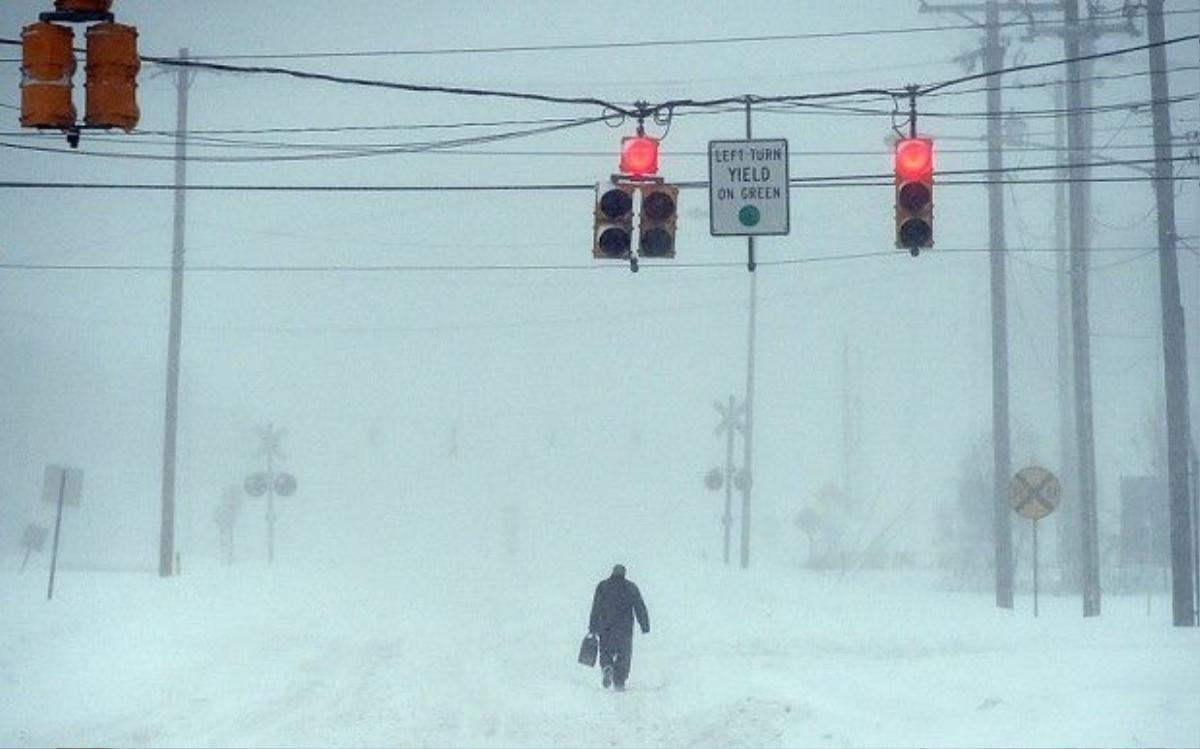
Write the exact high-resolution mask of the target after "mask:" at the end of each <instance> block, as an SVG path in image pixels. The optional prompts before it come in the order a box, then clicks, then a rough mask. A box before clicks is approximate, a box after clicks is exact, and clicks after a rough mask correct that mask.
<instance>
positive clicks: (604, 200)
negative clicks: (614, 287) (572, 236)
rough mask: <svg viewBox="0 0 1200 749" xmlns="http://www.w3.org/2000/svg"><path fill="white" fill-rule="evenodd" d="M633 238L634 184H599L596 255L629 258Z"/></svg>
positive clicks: (595, 219)
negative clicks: (632, 185)
mask: <svg viewBox="0 0 1200 749" xmlns="http://www.w3.org/2000/svg"><path fill="white" fill-rule="evenodd" d="M632 240H633V187H631V186H630V185H624V184H620V185H618V184H611V183H609V184H605V183H603V182H600V183H598V184H597V185H596V208H595V212H594V221H593V224H592V257H595V258H603V259H608V260H625V259H628V258H629V256H630V248H631V247H632V244H633V242H632Z"/></svg>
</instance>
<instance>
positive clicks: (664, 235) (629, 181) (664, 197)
mask: <svg viewBox="0 0 1200 749" xmlns="http://www.w3.org/2000/svg"><path fill="white" fill-rule="evenodd" d="M658 146H659V140H658V139H657V138H652V137H649V136H647V135H645V133H644V132H643V130H642V128H641V126H640V125H639V126H638V134H637V135H635V136H627V137H625V138H622V139H621V154H620V161H619V167H618V168H619V171H618V173H616V174H614V175H612V177H610V178H609V180H607V181H605V182H599V183H597V184H596V195H595V210H594V211H593V224H592V257H594V258H596V259H599V260H628V261H629V269H630V270H632V271H633V272H635V273H636V272H637V270H638V258H639V257H649V258H673V257H675V226H676V220H677V218H678V215H679V188H678V187H677V186H675V185H669V184H667V183H666V181H665V180H664V179H663V178H662V177H659V176H658ZM635 209H636V210H635ZM635 213H636V214H637V223H638V227H637V232H636V238H637V241H636V246H635V244H634V237H635V233H634V226H633V224H634V214H635Z"/></svg>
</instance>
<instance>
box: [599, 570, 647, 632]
mask: <svg viewBox="0 0 1200 749" xmlns="http://www.w3.org/2000/svg"><path fill="white" fill-rule="evenodd" d="M634 616H636V617H637V622H638V625H639V626H641V628H642V632H649V631H650V614H648V613H647V612H646V604H645V603H644V602H643V601H642V593H641V591H639V590H638V587H637V586H636V585H634V584H633V583H632V582H630V581H629V580H626V579H625V575H624V571H623V570H622V571H621V573H620V574H618V573H617V572H616V571H614V572H613V574H612V576H611V577H608V578H606V579H604V580H601V581H600V584H599V585H597V586H596V595H595V596H594V597H593V598H592V615H591V618H590V619H589V621H588V630H589V631H591V632H595V633H596V634H598V635H600V639H602V640H603V639H604V638H605V637H623V638H626V639H628V638H631V637H633V618H634Z"/></svg>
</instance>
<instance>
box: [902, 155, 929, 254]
mask: <svg viewBox="0 0 1200 749" xmlns="http://www.w3.org/2000/svg"><path fill="white" fill-rule="evenodd" d="M896 246H897V247H901V248H905V249H907V250H908V251H909V252H911V253H912V254H913V255H916V254H917V253H918V252H919V251H920V249H921V248H922V247H932V246H933V141H932V140H930V139H929V138H905V139H904V140H901V141H899V142H898V143H896Z"/></svg>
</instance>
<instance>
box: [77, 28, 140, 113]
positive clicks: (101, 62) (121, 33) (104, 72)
mask: <svg viewBox="0 0 1200 749" xmlns="http://www.w3.org/2000/svg"><path fill="white" fill-rule="evenodd" d="M137 35H138V34H137V29H136V28H134V27H133V26H126V25H124V24H120V23H98V24H95V25H93V26H90V27H88V30H87V84H86V88H87V108H86V110H85V114H84V122H86V123H87V124H88V125H90V126H92V127H119V128H121V129H122V130H125V131H126V132H128V131H130V130H132V129H133V128H134V126H136V125H137V123H138V119H139V116H140V112H139V110H138V105H137V74H138V70H139V69H140V68H141V59H140V58H139V57H138V51H137Z"/></svg>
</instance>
